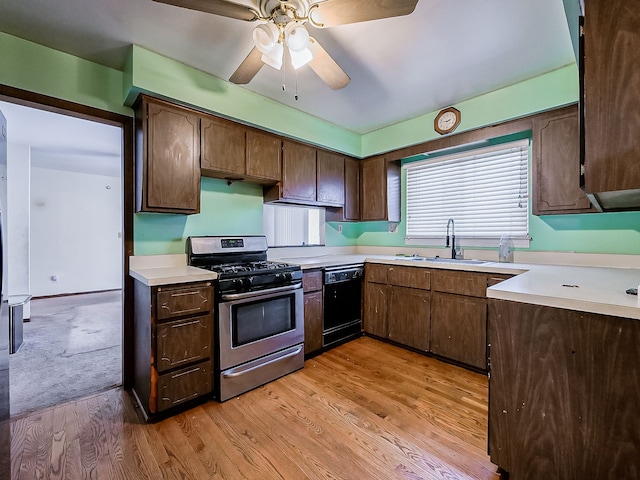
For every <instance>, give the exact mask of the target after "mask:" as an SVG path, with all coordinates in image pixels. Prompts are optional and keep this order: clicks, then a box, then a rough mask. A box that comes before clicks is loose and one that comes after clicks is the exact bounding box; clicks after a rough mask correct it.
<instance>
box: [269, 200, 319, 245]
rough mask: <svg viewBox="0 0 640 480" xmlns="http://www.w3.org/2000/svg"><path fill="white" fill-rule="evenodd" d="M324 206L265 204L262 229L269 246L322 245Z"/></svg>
mask: <svg viewBox="0 0 640 480" xmlns="http://www.w3.org/2000/svg"><path fill="white" fill-rule="evenodd" d="M324 214H325V212H324V208H314V207H300V206H297V205H265V206H264V209H263V213H262V224H263V231H264V234H265V236H266V237H267V245H268V246H270V247H296V246H304V245H324V225H325V219H324V218H325V215H324Z"/></svg>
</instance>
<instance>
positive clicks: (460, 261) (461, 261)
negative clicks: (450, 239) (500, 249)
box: [410, 256, 487, 265]
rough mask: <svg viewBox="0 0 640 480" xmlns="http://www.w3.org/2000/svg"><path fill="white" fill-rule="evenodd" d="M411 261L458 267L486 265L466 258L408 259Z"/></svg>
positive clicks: (483, 261) (480, 261) (481, 261)
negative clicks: (451, 264)
mask: <svg viewBox="0 0 640 480" xmlns="http://www.w3.org/2000/svg"><path fill="white" fill-rule="evenodd" d="M410 259H411V260H416V261H423V262H434V263H453V264H460V265H482V264H483V263H487V261H486V260H473V259H466V258H443V257H417V256H416V257H410Z"/></svg>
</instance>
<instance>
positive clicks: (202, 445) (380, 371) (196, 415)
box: [11, 337, 499, 480]
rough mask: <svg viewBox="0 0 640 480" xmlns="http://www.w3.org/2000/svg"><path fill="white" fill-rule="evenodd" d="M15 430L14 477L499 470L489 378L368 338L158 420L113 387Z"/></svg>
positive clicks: (426, 474)
mask: <svg viewBox="0 0 640 480" xmlns="http://www.w3.org/2000/svg"><path fill="white" fill-rule="evenodd" d="M11 428H12V440H11V447H12V448H11V449H12V480H16V479H25V478H28V479H33V478H67V479H81V478H82V479H84V478H91V479H108V480H111V479H143V478H149V479H161V478H176V479H178V478H179V479H209V478H220V479H232V480H236V479H245V478H246V479H252V480H253V479H255V480H267V479H287V480H288V479H295V480H298V479H307V478H308V479H318V480H320V479H322V480H325V479H344V480H367V479H376V480H387V479H411V480H415V479H435V478H438V479H449V480H453V479H473V480H478V479H497V478H499V477H498V476H497V475H496V473H495V471H496V469H495V467H494V466H493V465H492V464H491V463H490V462H489V460H488V457H487V455H486V453H485V452H486V443H487V441H486V435H487V379H486V377H485V376H483V375H480V374H477V373H472V372H468V371H466V370H464V369H461V368H458V367H454V366H451V365H448V364H445V363H442V362H439V361H437V360H435V359H432V358H428V357H424V356H422V355H418V354H414V353H411V352H407V351H405V350H403V349H400V348H396V347H393V346H391V345H388V344H385V343H382V342H379V341H376V340H373V339H370V338H366V337H365V338H361V339H358V340H355V341H352V342H350V343H348V344H345V345H342V346H340V347H338V348H335V349H333V350H331V351H329V352H327V353H324V354H322V355H320V356H318V357H316V358H314V359H311V360H309V361H307V362H306V363H305V368H304V369H303V370H301V371H299V372H295V373H293V374H291V375H288V376H286V377H284V378H281V379H279V380H277V381H275V382H272V383H270V384H268V385H266V386H264V387H261V388H258V389H256V390H253V391H251V392H248V393H246V394H244V395H242V396H240V397H239V398H236V399H232V400H229V401H227V402H225V403H222V404H219V403H215V402H208V403H206V404H204V405H202V406H198V407H195V408H192V409H190V410H188V411H185V412H184V413H181V414H179V415H176V416H174V417H172V418H170V419H167V420H164V421H161V422H158V423H155V424H144V423H143V422H141V421H140V420H139V417H138V415H137V411H136V409H135V407H134V404H133V402H132V400H131V398H130V397H129V395H128V393H127V392H124V391H122V390H121V389H113V390H109V391H107V392H105V393H102V394H99V395H95V396H92V397H88V398H85V399H82V400H80V401H76V402H72V403H68V404H66V405H61V406H58V407H54V408H51V409H48V410H43V411H41V412H38V413H35V414H32V415H29V416H26V417H22V418H17V419H13V420H12V421H11Z"/></svg>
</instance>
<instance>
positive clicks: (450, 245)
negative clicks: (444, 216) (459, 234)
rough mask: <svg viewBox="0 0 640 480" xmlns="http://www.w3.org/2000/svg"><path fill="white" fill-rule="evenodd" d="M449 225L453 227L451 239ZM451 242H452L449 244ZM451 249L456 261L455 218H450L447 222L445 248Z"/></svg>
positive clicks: (452, 256)
mask: <svg viewBox="0 0 640 480" xmlns="http://www.w3.org/2000/svg"><path fill="white" fill-rule="evenodd" d="M449 225H451V237H449ZM449 240H451V242H449ZM449 247H451V258H452V259H454V260H455V258H456V224H455V223H454V221H453V218H450V219H449V220H448V221H447V243H446V244H445V248H449Z"/></svg>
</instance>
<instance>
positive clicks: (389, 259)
mask: <svg viewBox="0 0 640 480" xmlns="http://www.w3.org/2000/svg"><path fill="white" fill-rule="evenodd" d="M281 260H282V261H288V262H290V263H296V264H299V265H300V266H302V268H303V269H311V268H325V267H331V266H337V265H346V264H356V263H365V262H370V263H382V264H387V265H401V266H413V267H423V268H431V269H434V268H439V269H447V270H466V271H473V272H481V273H503V274H513V275H516V276H515V277H513V278H511V279H509V280H506V281H504V282H501V283H499V284H497V285H495V286H493V287H489V288H488V289H487V297H488V298H496V299H500V300H511V301H514V302H523V303H532V304H535V305H545V306H549V307H557V308H566V309H570V310H577V311H583V312H591V313H600V314H604V315H613V316H618V317H625V318H634V319H640V301H639V300H638V297H637V296H635V295H628V294H627V293H625V291H626V290H627V289H628V288H631V287H637V286H638V284H640V269H625V268H603V267H577V266H559V265H536V264H521V263H498V262H486V263H481V264H471V265H470V264H457V263H444V262H443V263H439V262H429V261H424V260H419V259H412V258H411V257H402V256H394V255H367V254H349V255H320V256H316V257H288V258H287V257H285V258H281Z"/></svg>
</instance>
